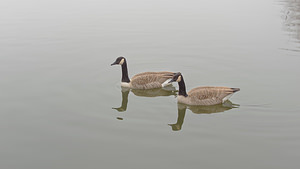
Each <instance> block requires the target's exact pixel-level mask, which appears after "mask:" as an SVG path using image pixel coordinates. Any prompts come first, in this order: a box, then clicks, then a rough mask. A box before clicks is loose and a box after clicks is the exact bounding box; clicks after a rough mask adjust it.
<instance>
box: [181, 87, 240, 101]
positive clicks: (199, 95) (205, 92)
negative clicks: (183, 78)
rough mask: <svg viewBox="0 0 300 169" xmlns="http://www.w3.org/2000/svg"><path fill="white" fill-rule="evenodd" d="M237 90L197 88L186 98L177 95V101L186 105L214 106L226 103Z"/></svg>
mask: <svg viewBox="0 0 300 169" xmlns="http://www.w3.org/2000/svg"><path fill="white" fill-rule="evenodd" d="M238 90H239V89H237V88H229V87H211V86H205V87H197V88H194V89H192V90H190V91H189V92H188V93H187V95H188V96H187V97H185V96H182V95H179V96H178V98H177V100H178V102H180V103H184V104H188V105H215V104H221V103H223V102H224V101H226V100H227V99H228V98H229V97H230V96H231V95H232V94H233V93H234V92H236V91H238Z"/></svg>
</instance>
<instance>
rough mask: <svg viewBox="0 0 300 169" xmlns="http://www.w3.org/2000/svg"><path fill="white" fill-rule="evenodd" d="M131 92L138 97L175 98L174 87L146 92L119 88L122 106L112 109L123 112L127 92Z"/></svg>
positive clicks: (125, 105)
mask: <svg viewBox="0 0 300 169" xmlns="http://www.w3.org/2000/svg"><path fill="white" fill-rule="evenodd" d="M130 91H131V92H132V93H133V94H134V95H136V96H140V97H158V96H172V95H173V96H176V95H177V91H176V89H175V87H174V86H167V87H164V88H158V89H147V90H140V89H129V88H125V87H121V92H122V104H121V106H120V107H118V108H113V109H115V110H117V111H119V112H124V111H126V110H127V104H128V95H129V92H130Z"/></svg>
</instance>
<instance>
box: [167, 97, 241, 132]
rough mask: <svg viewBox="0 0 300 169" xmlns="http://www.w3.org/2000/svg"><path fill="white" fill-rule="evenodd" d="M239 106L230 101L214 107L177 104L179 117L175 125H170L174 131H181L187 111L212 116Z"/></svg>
mask: <svg viewBox="0 0 300 169" xmlns="http://www.w3.org/2000/svg"><path fill="white" fill-rule="evenodd" d="M238 107H239V105H238V104H233V103H232V102H230V101H229V100H227V101H225V102H224V103H223V104H217V105H212V106H190V105H186V104H182V103H177V108H178V117H177V122H176V123H175V124H169V126H171V127H172V130H173V131H179V130H181V128H182V124H183V121H184V117H185V112H186V109H190V110H191V111H192V112H193V113H195V114H212V113H220V112H225V111H227V110H230V109H232V108H238Z"/></svg>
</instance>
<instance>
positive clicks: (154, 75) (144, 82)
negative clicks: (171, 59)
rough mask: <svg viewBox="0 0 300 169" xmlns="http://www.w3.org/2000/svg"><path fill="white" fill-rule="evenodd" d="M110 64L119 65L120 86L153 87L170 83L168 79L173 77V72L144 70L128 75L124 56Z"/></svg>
mask: <svg viewBox="0 0 300 169" xmlns="http://www.w3.org/2000/svg"><path fill="white" fill-rule="evenodd" d="M112 65H121V67H122V79H121V86H123V87H127V88H132V89H155V88H161V87H165V86H167V85H171V83H168V81H169V80H170V79H171V78H172V77H173V75H174V74H175V73H173V72H167V71H164V72H144V73H139V74H136V75H135V76H133V77H132V78H131V79H129V77H128V69H127V61H126V59H125V58H124V57H122V56H121V57H118V58H117V59H116V61H115V62H114V63H112V64H111V66H112Z"/></svg>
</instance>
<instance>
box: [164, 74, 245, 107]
mask: <svg viewBox="0 0 300 169" xmlns="http://www.w3.org/2000/svg"><path fill="white" fill-rule="evenodd" d="M175 81H176V82H178V85H179V95H178V97H177V100H178V102H179V103H184V104H187V105H205V106H208V105H216V104H221V103H224V102H225V101H226V100H228V99H229V97H230V96H232V94H233V93H235V92H237V91H239V90H240V89H239V88H229V87H211V86H205V87H196V88H194V89H192V90H190V91H189V92H188V93H186V89H185V83H184V80H183V76H182V75H181V73H179V72H178V73H176V74H175V75H174V76H173V78H172V80H171V81H170V82H175Z"/></svg>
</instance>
